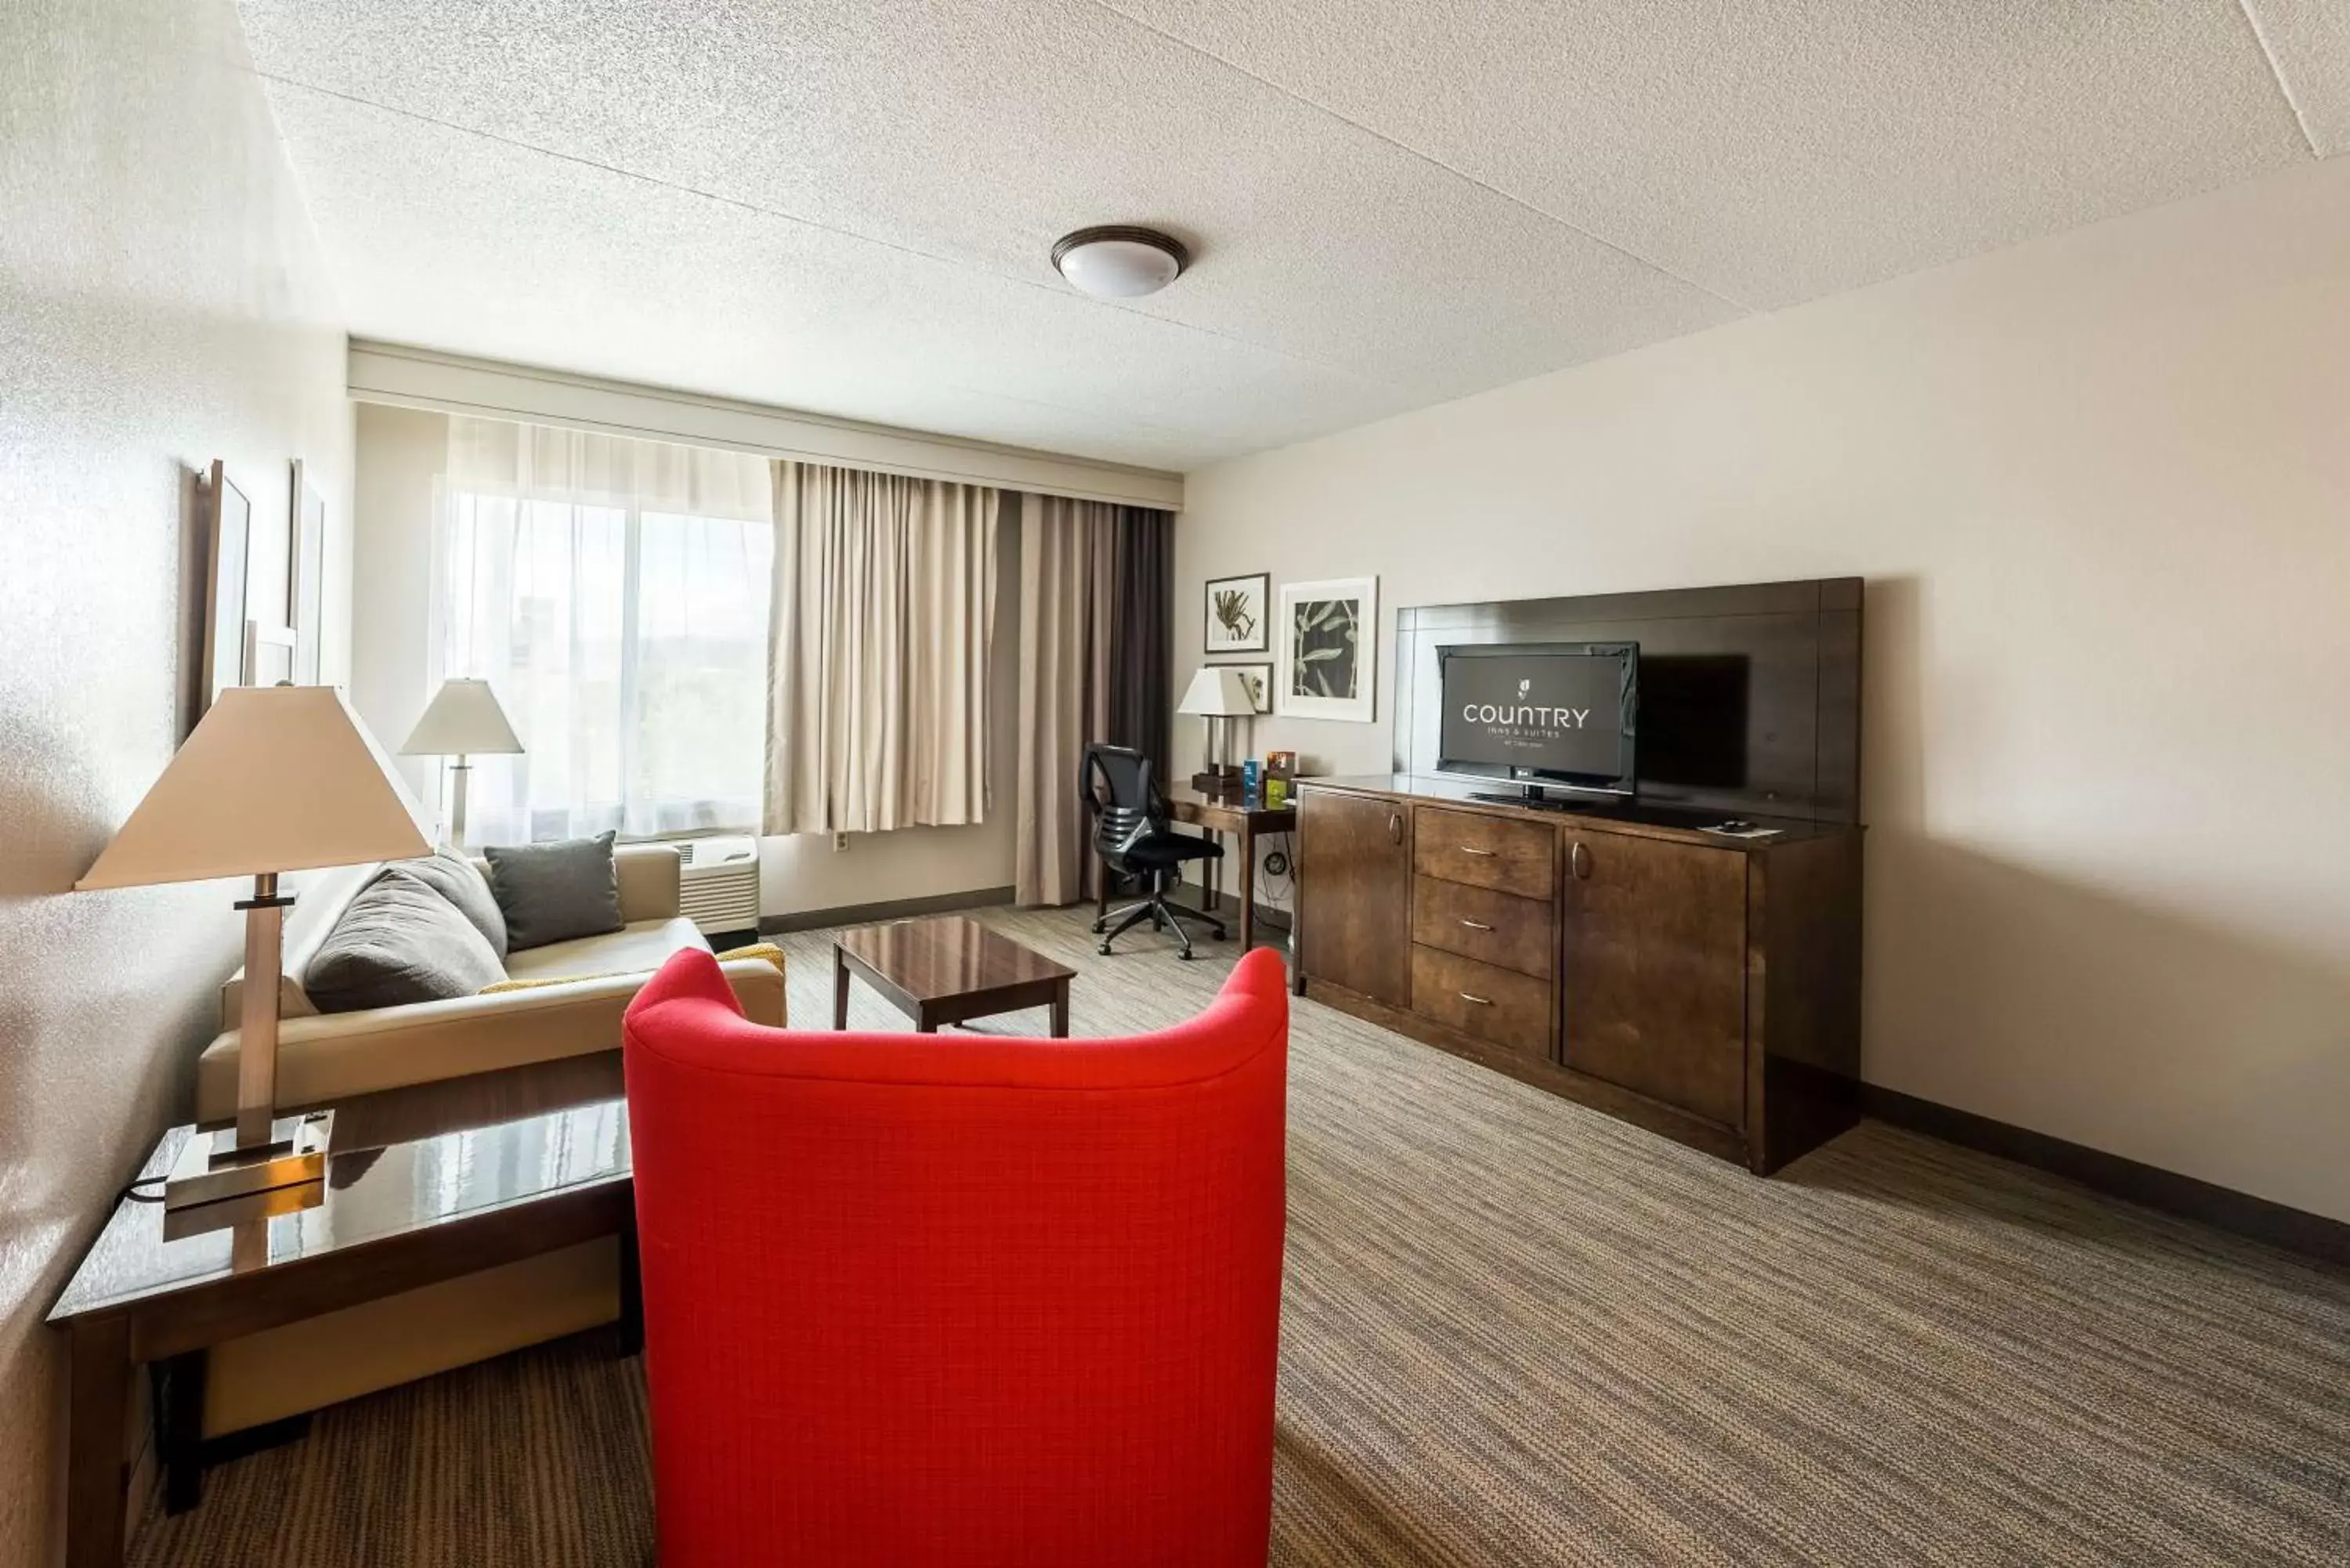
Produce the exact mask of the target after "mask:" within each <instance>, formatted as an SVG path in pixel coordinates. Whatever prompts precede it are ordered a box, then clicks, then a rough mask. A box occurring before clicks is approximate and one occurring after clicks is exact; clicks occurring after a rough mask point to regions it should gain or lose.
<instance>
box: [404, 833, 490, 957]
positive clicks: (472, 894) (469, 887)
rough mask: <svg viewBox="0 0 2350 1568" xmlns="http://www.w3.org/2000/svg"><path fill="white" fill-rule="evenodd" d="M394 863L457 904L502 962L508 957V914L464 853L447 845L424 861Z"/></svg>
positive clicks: (422, 859) (459, 910) (458, 909)
mask: <svg viewBox="0 0 2350 1568" xmlns="http://www.w3.org/2000/svg"><path fill="white" fill-rule="evenodd" d="M393 864H395V865H397V866H398V867H400V869H401V870H402V871H406V872H410V873H411V874H413V875H414V876H415V877H417V878H418V879H419V880H421V881H422V882H424V883H425V884H426V885H427V886H429V887H431V888H432V890H433V891H434V892H436V893H438V894H440V895H441V896H442V898H446V899H448V900H449V902H451V903H452V904H454V905H455V906H456V907H457V912H458V913H459V914H461V915H463V916H464V917H465V919H469V920H471V921H473V929H475V930H477V931H479V932H481V933H482V940H484V941H486V942H488V943H489V944H490V950H491V951H492V952H494V953H495V954H497V955H498V957H500V958H501V959H503V958H504V957H505V956H506V918H505V915H504V913H503V912H502V911H501V910H500V909H498V901H497V900H496V899H495V898H492V897H491V896H490V885H489V883H488V882H487V881H485V880H484V878H483V877H482V874H481V873H480V872H479V871H476V870H474V869H473V862H472V861H470V860H468V859H466V858H465V857H464V855H463V853H462V852H460V851H458V850H455V849H452V848H450V847H449V846H447V845H445V844H443V845H442V846H440V847H439V848H437V849H435V850H433V851H432V854H431V855H429V856H425V857H422V858H421V859H416V860H400V861H395V862H394V863H393Z"/></svg>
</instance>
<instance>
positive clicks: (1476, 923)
mask: <svg viewBox="0 0 2350 1568" xmlns="http://www.w3.org/2000/svg"><path fill="white" fill-rule="evenodd" d="M1461 924H1462V925H1464V926H1466V927H1468V928H1469V929H1471V930H1472V931H1490V930H1492V929H1493V928H1492V927H1491V926H1489V925H1487V924H1486V923H1485V922H1484V921H1482V920H1463V921H1461Z"/></svg>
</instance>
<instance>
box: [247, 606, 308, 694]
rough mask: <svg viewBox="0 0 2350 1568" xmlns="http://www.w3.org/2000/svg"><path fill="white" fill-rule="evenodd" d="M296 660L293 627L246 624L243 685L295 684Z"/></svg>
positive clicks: (258, 623)
mask: <svg viewBox="0 0 2350 1568" xmlns="http://www.w3.org/2000/svg"><path fill="white" fill-rule="evenodd" d="M295 659H296V653H295V638H294V628H292V627H286V626H264V625H263V624H262V623H261V622H259V621H257V620H249V621H246V622H245V623H244V682H243V683H244V685H247V686H291V685H293V684H294V664H295Z"/></svg>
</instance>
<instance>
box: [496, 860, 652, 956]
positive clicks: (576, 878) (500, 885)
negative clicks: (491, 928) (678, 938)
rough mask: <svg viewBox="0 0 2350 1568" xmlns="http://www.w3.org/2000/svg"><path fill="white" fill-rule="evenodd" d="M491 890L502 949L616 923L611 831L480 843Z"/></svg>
mask: <svg viewBox="0 0 2350 1568" xmlns="http://www.w3.org/2000/svg"><path fill="white" fill-rule="evenodd" d="M482 853H483V854H484V855H485V856H487V857H489V861H490V892H491V893H492V894H493V895H494V897H495V898H497V901H498V909H499V912H500V913H502V914H504V916H505V918H506V950H507V951H508V952H520V951H521V950H523V949H525V948H543V947H545V946H546V944H547V943H549V942H567V941H569V940H572V939H573V938H574V937H600V936H602V935H603V934H604V933H606V932H607V931H617V930H619V929H620V923H621V922H620V876H619V872H618V871H617V870H615V869H614V868H613V866H612V836H611V835H610V834H608V833H599V834H598V835H597V836H595V837H593V838H567V839H564V840H563V841H562V842H560V843H557V844H520V845H516V846H514V847H512V848H510V849H509V848H497V849H484V851H482Z"/></svg>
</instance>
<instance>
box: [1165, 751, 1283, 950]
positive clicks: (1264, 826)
mask: <svg viewBox="0 0 2350 1568" xmlns="http://www.w3.org/2000/svg"><path fill="white" fill-rule="evenodd" d="M1167 815H1169V816H1170V817H1171V818H1173V819H1174V820H1175V821H1177V822H1184V823H1189V824H1191V826H1194V827H1204V828H1206V829H1207V830H1208V831H1209V832H1210V833H1216V834H1222V833H1229V834H1232V835H1234V836H1237V837H1238V838H1239V839H1240V841H1241V882H1240V899H1241V949H1242V950H1243V951H1246V950H1248V949H1249V948H1250V947H1252V946H1253V945H1254V944H1255V941H1256V840H1257V836H1258V835H1259V834H1261V833H1293V832H1295V831H1296V828H1297V808H1296V807H1295V805H1257V804H1255V803H1254V802H1252V801H1249V800H1247V799H1245V798H1244V797H1243V796H1242V795H1240V794H1202V793H1201V792H1200V791H1198V790H1194V789H1181V788H1179V789H1170V790H1169V791H1168V792H1167ZM1215 867H1216V863H1215V862H1214V861H1212V860H1211V861H1209V862H1208V863H1207V865H1206V867H1204V868H1202V869H1201V873H1200V875H1201V877H1205V878H1207V882H1206V887H1205V892H1204V900H1205V903H1206V905H1207V908H1208V909H1209V910H1210V911H1211V912H1212V911H1213V910H1214V909H1215V907H1216V897H1217V894H1216V870H1215Z"/></svg>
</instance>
